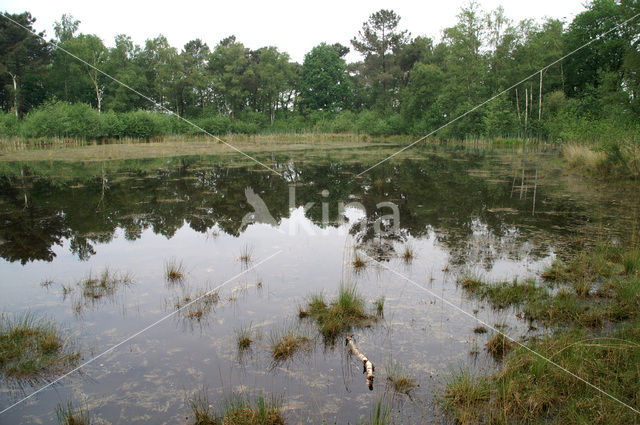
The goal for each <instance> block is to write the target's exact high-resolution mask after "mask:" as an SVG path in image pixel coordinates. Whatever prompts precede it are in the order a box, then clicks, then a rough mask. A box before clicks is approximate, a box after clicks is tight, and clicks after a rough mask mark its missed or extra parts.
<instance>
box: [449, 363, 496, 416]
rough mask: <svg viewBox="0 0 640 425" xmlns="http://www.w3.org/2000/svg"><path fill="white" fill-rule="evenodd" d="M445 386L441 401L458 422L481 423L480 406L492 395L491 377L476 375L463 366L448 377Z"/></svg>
mask: <svg viewBox="0 0 640 425" xmlns="http://www.w3.org/2000/svg"><path fill="white" fill-rule="evenodd" d="M445 388H446V389H445V392H444V395H443V397H442V398H441V402H442V403H443V405H444V407H445V409H446V410H447V411H448V412H449V413H450V414H452V416H453V417H454V418H455V419H456V420H457V422H458V423H461V424H475V423H480V417H481V416H480V415H481V412H479V411H478V410H479V406H480V405H484V404H485V403H487V402H488V401H489V399H490V397H491V385H490V381H489V379H488V378H486V377H482V376H478V377H477V376H474V375H473V374H472V373H471V372H470V371H469V370H468V369H463V368H461V369H459V370H458V371H455V372H452V373H451V375H450V376H449V377H448V378H446V380H445ZM487 422H488V423H489V421H487Z"/></svg>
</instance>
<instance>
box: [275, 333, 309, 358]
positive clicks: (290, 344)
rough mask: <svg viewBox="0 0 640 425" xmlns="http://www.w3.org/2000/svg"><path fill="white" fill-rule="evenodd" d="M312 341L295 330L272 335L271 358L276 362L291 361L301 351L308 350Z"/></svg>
mask: <svg viewBox="0 0 640 425" xmlns="http://www.w3.org/2000/svg"><path fill="white" fill-rule="evenodd" d="M310 346H311V339H310V338H308V337H307V336H304V335H301V334H300V332H298V331H295V330H291V329H290V330H286V331H284V332H281V333H280V332H278V333H274V334H272V335H271V347H270V348H271V358H272V359H273V360H274V361H275V362H282V361H285V360H289V359H290V358H292V357H293V355H294V354H295V353H296V352H298V351H299V350H304V349H308V348H310Z"/></svg>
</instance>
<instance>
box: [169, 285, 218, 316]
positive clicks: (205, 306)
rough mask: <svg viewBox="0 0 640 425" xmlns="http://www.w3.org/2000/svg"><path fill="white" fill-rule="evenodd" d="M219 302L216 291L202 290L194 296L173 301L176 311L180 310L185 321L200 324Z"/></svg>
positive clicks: (185, 296) (190, 295) (186, 296)
mask: <svg viewBox="0 0 640 425" xmlns="http://www.w3.org/2000/svg"><path fill="white" fill-rule="evenodd" d="M219 301H220V293H219V292H218V291H212V290H206V289H203V290H201V291H200V292H196V293H194V294H187V295H184V296H183V297H180V298H178V299H176V300H175V301H174V307H175V309H176V310H180V313H181V315H182V317H183V318H184V319H185V320H189V321H192V322H200V321H202V320H204V319H205V318H206V317H207V316H208V315H209V313H211V312H212V311H213V309H214V307H215V306H216V304H218V302H219Z"/></svg>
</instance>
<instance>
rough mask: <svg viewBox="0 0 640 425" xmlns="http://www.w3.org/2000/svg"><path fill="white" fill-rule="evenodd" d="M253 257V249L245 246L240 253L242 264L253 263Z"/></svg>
mask: <svg viewBox="0 0 640 425" xmlns="http://www.w3.org/2000/svg"><path fill="white" fill-rule="evenodd" d="M252 257H253V249H251V248H249V246H248V245H245V246H244V247H243V248H242V250H241V251H240V256H239V257H238V259H239V260H240V262H242V264H244V265H247V264H249V263H250V262H251V258H252Z"/></svg>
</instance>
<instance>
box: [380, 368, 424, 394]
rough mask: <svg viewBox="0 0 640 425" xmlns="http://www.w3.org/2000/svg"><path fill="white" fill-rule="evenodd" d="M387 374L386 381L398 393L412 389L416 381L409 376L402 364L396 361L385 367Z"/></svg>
mask: <svg viewBox="0 0 640 425" xmlns="http://www.w3.org/2000/svg"><path fill="white" fill-rule="evenodd" d="M385 369H386V374H387V382H388V383H389V384H390V386H391V388H392V389H393V391H394V392H396V393H400V394H409V393H410V392H411V391H413V390H414V389H415V388H416V387H417V386H418V383H417V382H416V379H415V378H413V377H411V376H409V375H408V374H407V372H406V371H405V368H404V366H403V365H402V364H400V363H399V362H397V361H394V362H392V363H391V365H387V366H386V367H385Z"/></svg>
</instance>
